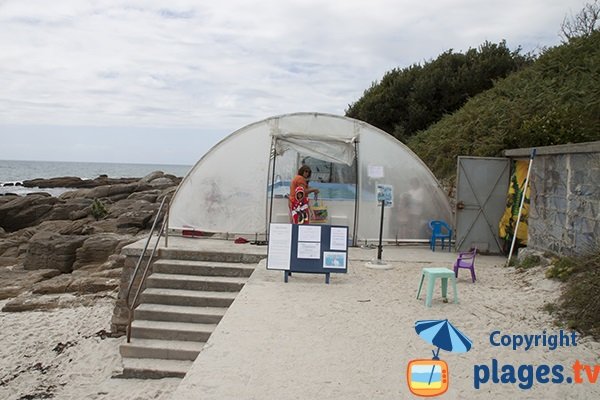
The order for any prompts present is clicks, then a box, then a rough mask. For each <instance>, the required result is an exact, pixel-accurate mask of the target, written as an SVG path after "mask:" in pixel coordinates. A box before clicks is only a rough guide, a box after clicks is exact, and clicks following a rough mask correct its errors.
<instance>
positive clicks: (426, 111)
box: [346, 41, 531, 142]
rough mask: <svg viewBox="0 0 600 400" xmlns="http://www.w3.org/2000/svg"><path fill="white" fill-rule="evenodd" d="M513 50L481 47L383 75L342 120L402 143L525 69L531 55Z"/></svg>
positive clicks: (502, 46) (501, 46) (502, 44)
mask: <svg viewBox="0 0 600 400" xmlns="http://www.w3.org/2000/svg"><path fill="white" fill-rule="evenodd" d="M519 52H520V49H517V50H516V51H511V50H510V49H508V48H507V47H506V42H505V41H502V42H500V43H498V44H496V43H490V42H487V41H486V42H485V43H483V44H482V45H481V46H479V47H478V48H476V49H469V50H468V51H467V52H466V53H464V54H462V53H455V52H454V51H453V50H448V51H446V52H444V53H442V54H440V55H439V56H438V57H437V59H435V60H433V61H428V62H425V63H424V64H423V65H412V66H410V67H407V68H403V69H393V70H391V71H389V72H387V73H386V74H385V75H384V76H383V78H382V79H381V82H379V83H378V82H375V83H373V85H372V86H371V87H370V88H369V89H367V90H365V92H364V94H363V96H362V97H361V98H360V99H359V100H358V101H356V102H355V103H354V104H351V105H349V106H348V109H347V110H346V116H348V117H352V118H356V119H360V120H362V121H365V122H368V123H369V124H371V125H374V126H376V127H378V128H380V129H382V130H384V131H386V132H389V133H391V134H392V135H393V136H394V137H396V138H397V139H399V140H401V141H403V142H406V141H407V140H408V139H410V137H411V136H413V135H414V134H415V133H416V132H418V131H420V130H423V129H426V128H427V127H429V126H430V125H432V124H433V123H435V122H437V121H439V120H440V119H441V118H442V117H443V116H444V115H447V114H451V113H453V112H454V111H456V110H458V109H459V108H460V107H462V106H463V105H464V104H465V103H466V102H467V100H468V99H469V98H471V97H473V96H475V95H477V94H478V93H481V92H483V91H485V90H487V89H490V88H491V87H492V86H493V85H494V81H496V80H498V79H502V78H505V77H507V76H508V75H509V74H511V73H512V72H514V71H517V70H519V69H521V68H522V67H523V66H524V65H528V64H529V63H530V61H531V58H530V57H529V56H521V55H520V54H519Z"/></svg>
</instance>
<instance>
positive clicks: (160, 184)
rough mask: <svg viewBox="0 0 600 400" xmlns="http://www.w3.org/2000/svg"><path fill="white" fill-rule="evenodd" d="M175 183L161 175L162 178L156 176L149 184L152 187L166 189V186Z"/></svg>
mask: <svg viewBox="0 0 600 400" xmlns="http://www.w3.org/2000/svg"><path fill="white" fill-rule="evenodd" d="M174 184H175V183H174V182H173V181H172V180H170V179H169V178H166V177H163V178H158V179H155V180H153V181H152V182H150V186H152V187H153V188H160V189H166V188H168V187H171V186H173V185H174Z"/></svg>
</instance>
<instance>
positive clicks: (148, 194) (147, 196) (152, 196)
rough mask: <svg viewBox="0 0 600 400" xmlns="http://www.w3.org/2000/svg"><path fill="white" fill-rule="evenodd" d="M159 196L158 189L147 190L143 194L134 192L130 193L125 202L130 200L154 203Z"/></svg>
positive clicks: (159, 191)
mask: <svg viewBox="0 0 600 400" xmlns="http://www.w3.org/2000/svg"><path fill="white" fill-rule="evenodd" d="M160 194H161V190H160V189H154V190H147V191H145V192H134V193H131V194H130V195H129V197H127V200H132V201H137V200H142V201H147V202H148V203H155V202H156V199H157V198H158V196H160Z"/></svg>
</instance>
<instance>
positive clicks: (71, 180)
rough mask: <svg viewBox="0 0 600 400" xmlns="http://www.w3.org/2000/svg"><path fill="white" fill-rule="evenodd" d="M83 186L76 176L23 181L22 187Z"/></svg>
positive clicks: (81, 180)
mask: <svg viewBox="0 0 600 400" xmlns="http://www.w3.org/2000/svg"><path fill="white" fill-rule="evenodd" d="M83 184H84V181H83V179H81V178H79V177H77V176H63V177H59V178H50V179H30V180H25V181H23V186H24V187H39V188H55V187H64V188H76V187H82V186H81V185H83Z"/></svg>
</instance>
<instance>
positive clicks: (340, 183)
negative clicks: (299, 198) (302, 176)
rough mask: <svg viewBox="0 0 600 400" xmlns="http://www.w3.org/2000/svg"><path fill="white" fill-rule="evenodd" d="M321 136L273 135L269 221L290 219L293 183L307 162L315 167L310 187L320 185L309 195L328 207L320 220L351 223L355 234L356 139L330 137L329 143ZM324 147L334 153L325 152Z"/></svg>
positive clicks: (316, 203)
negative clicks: (315, 192) (291, 185)
mask: <svg viewBox="0 0 600 400" xmlns="http://www.w3.org/2000/svg"><path fill="white" fill-rule="evenodd" d="M320 140H321V139H317V138H315V139H298V138H296V140H294V141H290V140H288V139H287V138H277V137H275V138H274V139H273V144H272V149H271V157H270V163H269V171H270V173H271V179H270V181H269V184H268V185H267V195H268V197H269V201H268V203H267V205H268V208H269V210H268V212H267V216H268V217H269V221H268V223H271V222H274V223H289V222H290V212H289V203H288V201H289V200H288V198H289V196H290V184H291V181H292V179H294V177H295V176H296V175H297V172H298V169H299V168H300V167H301V166H303V165H307V166H309V167H310V169H311V171H312V174H311V176H310V178H309V180H308V181H309V187H311V188H316V189H319V193H318V195H317V196H315V194H310V195H309V203H310V206H311V207H312V208H315V207H317V208H319V207H320V208H324V207H326V208H327V210H328V212H327V217H326V219H324V220H322V221H319V222H320V223H323V224H328V225H341V226H348V228H349V233H350V238H354V237H356V232H355V231H354V227H355V226H356V217H357V208H358V192H357V187H358V182H357V176H358V171H357V168H358V163H357V160H356V151H355V148H354V146H355V140H354V139H352V140H350V141H347V140H331V139H329V140H328V141H326V142H325V143H318V142H319V141H320ZM324 151H329V152H331V154H325V153H324ZM314 222H315V221H311V223H314Z"/></svg>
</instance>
